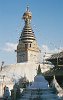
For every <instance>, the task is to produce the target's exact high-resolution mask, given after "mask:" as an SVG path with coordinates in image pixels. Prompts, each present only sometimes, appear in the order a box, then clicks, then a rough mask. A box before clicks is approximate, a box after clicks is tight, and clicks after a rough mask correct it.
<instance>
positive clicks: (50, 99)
mask: <svg viewBox="0 0 63 100" xmlns="http://www.w3.org/2000/svg"><path fill="white" fill-rule="evenodd" d="M19 100H59V98H58V96H57V95H56V94H55V93H54V90H52V89H51V88H50V87H49V85H48V82H47V81H46V80H45V78H44V76H43V75H42V73H41V68H40V66H39V67H38V71H37V75H36V76H35V77H34V82H33V83H32V85H30V86H29V87H28V88H26V89H25V90H23V92H22V96H21V99H19Z"/></svg>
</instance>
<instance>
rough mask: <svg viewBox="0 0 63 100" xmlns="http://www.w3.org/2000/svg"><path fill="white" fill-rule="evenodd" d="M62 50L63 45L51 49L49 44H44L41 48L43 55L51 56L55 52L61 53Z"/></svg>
mask: <svg viewBox="0 0 63 100" xmlns="http://www.w3.org/2000/svg"><path fill="white" fill-rule="evenodd" d="M62 50H63V47H60V48H53V49H50V48H49V47H48V46H47V45H44V44H43V45H42V48H41V52H42V56H44V55H45V56H46V57H49V56H51V55H52V54H54V53H59V52H61V51H62Z"/></svg>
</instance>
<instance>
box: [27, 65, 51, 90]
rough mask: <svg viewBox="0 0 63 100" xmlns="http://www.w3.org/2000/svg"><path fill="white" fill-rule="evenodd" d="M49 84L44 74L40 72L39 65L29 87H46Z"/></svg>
mask: <svg viewBox="0 0 63 100" xmlns="http://www.w3.org/2000/svg"><path fill="white" fill-rule="evenodd" d="M48 88H49V84H48V82H47V81H46V80H45V78H44V76H43V75H42V73H41V68H40V65H39V67H38V70H37V75H36V76H35V77H34V82H33V83H32V85H31V86H29V89H48Z"/></svg>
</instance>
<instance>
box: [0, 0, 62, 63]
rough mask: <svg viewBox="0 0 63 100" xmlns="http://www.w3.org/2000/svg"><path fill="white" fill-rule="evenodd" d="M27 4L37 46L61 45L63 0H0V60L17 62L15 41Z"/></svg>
mask: <svg viewBox="0 0 63 100" xmlns="http://www.w3.org/2000/svg"><path fill="white" fill-rule="evenodd" d="M27 4H29V7H30V11H31V12H32V22H31V26H32V28H33V31H34V33H35V36H36V38H37V42H38V44H39V46H40V48H42V49H43V48H45V49H46V51H48V52H50V51H52V50H56V49H59V48H61V49H62V48H63V0H0V63H1V62H2V61H5V63H6V64H13V63H16V53H15V52H14V50H15V49H16V45H17V43H18V39H19V36H20V33H21V31H22V28H23V26H24V21H23V20H22V15H23V13H24V12H25V11H26V7H27Z"/></svg>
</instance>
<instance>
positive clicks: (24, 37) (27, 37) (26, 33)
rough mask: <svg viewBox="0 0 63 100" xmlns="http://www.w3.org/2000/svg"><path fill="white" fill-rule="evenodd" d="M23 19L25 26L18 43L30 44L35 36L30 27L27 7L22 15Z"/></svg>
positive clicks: (29, 13)
mask: <svg viewBox="0 0 63 100" xmlns="http://www.w3.org/2000/svg"><path fill="white" fill-rule="evenodd" d="M23 19H24V21H25V26H24V28H23V30H22V33H21V36H20V41H22V42H24V43H32V42H33V40H35V35H34V32H33V30H32V28H31V25H30V22H31V19H32V14H31V12H30V11H29V6H27V9H26V12H25V13H24V14H23Z"/></svg>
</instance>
